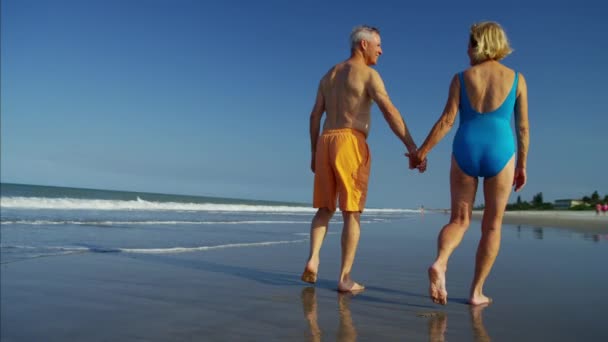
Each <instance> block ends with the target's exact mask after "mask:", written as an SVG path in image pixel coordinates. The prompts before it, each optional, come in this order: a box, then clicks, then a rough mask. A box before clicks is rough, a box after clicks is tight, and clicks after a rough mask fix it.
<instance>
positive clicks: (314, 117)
mask: <svg viewBox="0 0 608 342" xmlns="http://www.w3.org/2000/svg"><path fill="white" fill-rule="evenodd" d="M322 82H323V80H321V82H320V83H319V89H318V90H317V98H316V100H315V105H314V106H313V107H312V111H311V112H310V152H311V161H310V169H311V170H312V172H315V152H316V151H317V140H319V131H320V130H321V117H323V113H324V112H325V98H324V97H323V91H322V89H321V85H322Z"/></svg>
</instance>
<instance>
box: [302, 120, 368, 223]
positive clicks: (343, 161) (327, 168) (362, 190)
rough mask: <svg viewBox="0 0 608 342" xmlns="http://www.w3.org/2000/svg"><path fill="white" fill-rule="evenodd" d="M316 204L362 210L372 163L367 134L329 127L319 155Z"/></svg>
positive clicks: (316, 166) (316, 170)
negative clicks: (338, 204)
mask: <svg viewBox="0 0 608 342" xmlns="http://www.w3.org/2000/svg"><path fill="white" fill-rule="evenodd" d="M315 158H316V159H315V189H314V193H313V202H312V203H313V207H315V208H328V209H330V210H332V211H333V210H336V199H338V198H339V203H340V210H342V211H359V212H362V211H363V208H364V207H365V200H366V198H367V184H368V180H369V171H370V165H371V156H370V153H369V147H368V146H367V142H366V141H365V135H364V134H363V133H361V132H359V131H357V130H354V129H352V128H343V129H332V130H326V131H324V132H323V134H322V135H321V136H320V137H319V140H318V142H317V151H316V157H315Z"/></svg>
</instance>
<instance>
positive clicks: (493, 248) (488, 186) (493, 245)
mask: <svg viewBox="0 0 608 342" xmlns="http://www.w3.org/2000/svg"><path fill="white" fill-rule="evenodd" d="M514 170H515V158H514V157H513V158H512V159H511V160H510V161H509V163H508V164H507V166H505V168H504V169H503V170H502V171H500V173H499V174H498V175H496V176H494V177H492V178H489V179H485V180H484V184H483V192H484V197H485V204H486V206H485V208H484V210H483V218H482V220H481V239H480V240H479V246H478V247H477V256H476V258H475V275H474V277H473V283H472V284H471V296H470V298H469V303H470V304H472V305H480V304H486V303H489V302H491V301H492V300H491V299H490V298H488V297H486V296H485V295H484V294H483V284H484V283H485V281H486V278H487V277H488V275H489V274H490V270H491V269H492V265H494V261H495V260H496V256H497V255H498V250H499V249H500V233H501V230H502V218H503V216H504V213H505V208H506V207H507V202H508V201H509V195H510V194H511V188H512V186H513V174H514V172H515V171H514Z"/></svg>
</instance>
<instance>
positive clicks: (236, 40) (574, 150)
mask: <svg viewBox="0 0 608 342" xmlns="http://www.w3.org/2000/svg"><path fill="white" fill-rule="evenodd" d="M372 3H373V6H370V5H369V4H372ZM405 3H406V2H403V1H375V2H369V1H366V2H357V1H343V2H335V1H322V2H314V1H298V2H294V1H278V0H277V1H196V0H192V1H186V0H176V1H169V0H147V1H144V0H89V1H81V0H71V1H66V0H53V1H46V0H38V1H32V0H3V1H2V3H1V5H2V8H1V10H2V12H1V13H2V18H1V19H2V22H1V25H2V26H1V32H2V33H1V34H2V36H1V58H2V59H1V62H2V69H1V82H2V84H1V86H2V87H1V100H2V101H1V120H2V121H1V158H2V159H1V181H2V182H14V183H26V184H43V185H59V186H74V187H92V188H102V189H117V190H134V191H149V192H163V193H178V194H193V195H211V196H221V197H240V198H251V199H268V200H287V201H301V202H310V200H311V197H312V180H313V175H312V173H311V172H310V170H309V160H310V159H309V158H310V155H309V136H308V119H309V114H310V109H311V108H312V105H313V101H314V97H315V93H316V87H317V84H318V81H319V79H320V77H321V76H322V75H323V74H324V73H325V72H326V71H327V70H328V69H329V68H330V67H331V66H332V65H333V64H335V63H337V62H339V61H342V60H344V59H346V58H347V57H348V55H349V42H348V36H349V33H350V30H351V29H352V28H353V27H354V26H356V25H358V24H369V25H374V26H378V27H379V28H380V29H381V31H382V43H383V50H384V54H383V56H382V57H381V58H380V60H379V64H378V66H377V67H376V68H377V70H378V71H379V72H380V74H381V75H382V77H383V78H384V81H385V83H386V86H387V89H388V91H389V95H390V96H391V98H392V100H393V102H394V103H395V104H396V106H397V107H398V108H399V109H400V111H401V113H402V115H403V116H404V118H405V120H406V123H407V124H408V126H409V128H410V130H411V132H412V134H413V136H414V138H415V140H416V141H417V143H419V144H420V143H421V142H422V140H423V139H424V138H425V137H426V134H427V133H428V131H429V129H430V128H431V126H432V125H433V124H434V123H435V121H436V119H437V118H438V116H439V115H440V113H441V110H442V109H443V106H444V104H445V100H446V97H447V90H448V85H449V82H450V79H451V77H452V76H453V75H454V73H456V72H458V71H461V70H463V69H465V68H467V66H468V60H467V57H466V45H467V39H468V30H469V26H470V25H471V24H472V23H474V22H477V21H481V20H495V21H498V22H499V23H501V24H502V25H503V27H504V28H505V30H506V31H507V34H508V36H509V38H510V40H511V43H512V46H513V48H514V49H515V52H514V53H513V54H512V55H511V56H509V57H507V58H506V59H505V60H504V63H505V64H506V65H507V66H509V67H512V68H514V69H516V70H518V71H521V72H522V73H523V74H524V75H525V76H526V79H527V82H528V87H529V101H530V107H529V111H530V125H531V144H530V154H529V163H528V167H529V169H528V176H529V183H528V185H527V186H526V188H525V189H524V190H523V191H522V192H521V196H522V198H523V199H524V200H530V199H531V198H532V196H533V195H534V194H535V193H537V192H543V194H544V197H545V200H555V199H558V198H571V197H582V196H583V195H588V194H590V193H591V192H592V191H594V190H598V191H599V192H600V194H601V195H602V196H603V195H604V194H606V193H608V175H607V174H606V171H607V170H608V162H607V159H606V155H607V151H608V147H607V141H608V139H607V138H606V135H607V133H608V132H607V130H608V116H607V114H608V113H607V112H606V108H607V106H606V101H607V98H608V83H607V80H608V66H607V64H606V63H607V61H608V38H606V37H608V27H607V26H606V25H605V20H606V13H608V11H607V7H606V6H607V5H606V4H605V2H601V1H595V2H586V1H571V2H560V1H546V2H537V3H536V4H534V5H530V4H527V5H526V4H525V2H522V3H521V4H518V3H516V2H511V3H509V4H507V3H505V2H496V3H495V2H488V1H483V2H468V3H467V2H455V1H445V2H440V1H429V2H427V4H425V5H418V4H417V5H406V4H405ZM455 131H456V128H454V129H453V130H452V132H451V133H450V134H449V135H448V136H447V137H446V138H445V139H444V140H443V141H442V142H441V143H440V144H439V145H438V146H437V147H436V148H435V150H433V151H432V152H431V155H430V156H429V169H428V171H427V172H426V173H425V174H422V175H421V174H418V173H415V172H412V171H410V170H408V168H407V160H406V159H405V157H403V152H404V148H403V147H402V145H401V144H400V143H399V141H398V140H397V138H396V137H394V136H393V134H392V133H391V131H390V129H389V128H388V126H387V124H386V123H385V121H384V120H383V118H382V116H381V115H380V112H379V110H378V109H377V107H374V109H373V118H372V129H371V135H370V138H369V145H370V148H371V150H372V176H371V181H370V182H371V183H370V189H369V196H368V205H369V206H373V207H391V208H412V207H417V206H419V205H421V204H424V205H425V206H426V207H448V206H449V182H448V173H449V162H450V153H451V143H452V139H453V136H454V133H455ZM515 198H516V195H513V196H512V198H511V200H512V201H514V200H515ZM481 202H483V200H482V192H481V191H479V192H478V199H477V203H481Z"/></svg>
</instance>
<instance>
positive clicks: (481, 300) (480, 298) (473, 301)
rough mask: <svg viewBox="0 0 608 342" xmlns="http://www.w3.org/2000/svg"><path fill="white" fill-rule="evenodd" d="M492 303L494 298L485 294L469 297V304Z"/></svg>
mask: <svg viewBox="0 0 608 342" xmlns="http://www.w3.org/2000/svg"><path fill="white" fill-rule="evenodd" d="M490 303H492V298H490V297H486V296H484V295H483V294H474V295H472V296H471V298H469V304H471V305H484V304H485V305H487V304H490Z"/></svg>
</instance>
